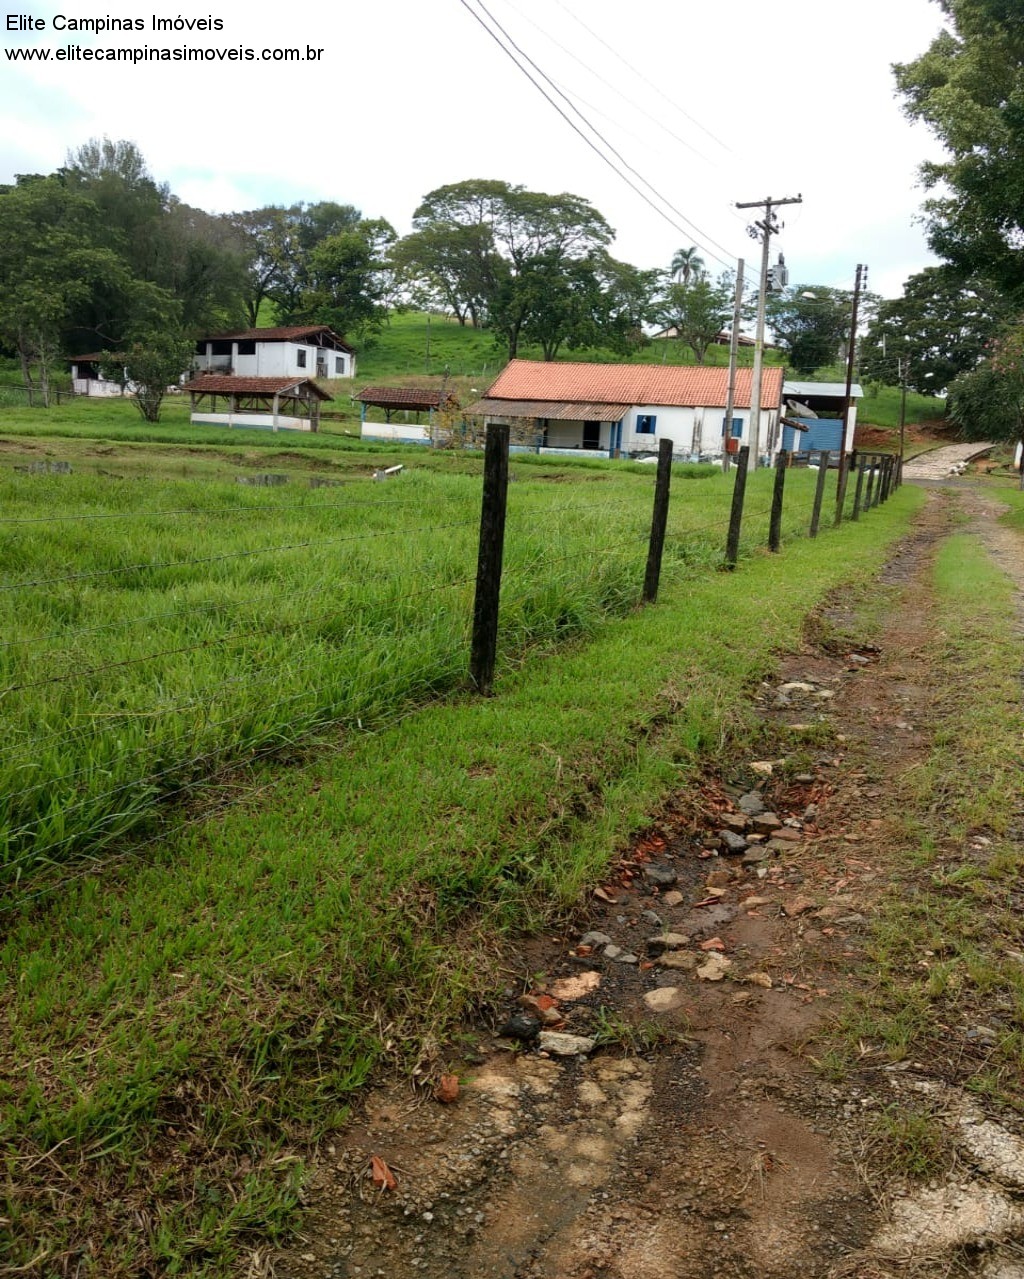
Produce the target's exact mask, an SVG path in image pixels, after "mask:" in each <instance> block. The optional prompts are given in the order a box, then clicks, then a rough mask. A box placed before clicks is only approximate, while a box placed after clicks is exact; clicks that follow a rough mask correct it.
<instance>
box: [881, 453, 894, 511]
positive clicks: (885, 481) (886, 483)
mask: <svg viewBox="0 0 1024 1279" xmlns="http://www.w3.org/2000/svg"><path fill="white" fill-rule="evenodd" d="M891 491H892V455H891V454H890V457H887V458H886V468H885V471H883V472H882V501H888V495H890V492H891Z"/></svg>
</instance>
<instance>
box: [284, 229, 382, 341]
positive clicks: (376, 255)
mask: <svg viewBox="0 0 1024 1279" xmlns="http://www.w3.org/2000/svg"><path fill="white" fill-rule="evenodd" d="M397 238H398V237H397V235H396V233H395V230H394V228H393V227H392V226H391V224H390V223H388V222H385V221H384V220H383V219H382V218H379V219H372V220H371V219H364V220H363V221H361V222H359V223H358V224H357V225H356V227H355V228H353V229H352V230H349V231H339V232H337V233H336V234H333V235H329V236H327V238H326V239H324V240H321V241H320V242H319V243H318V244H317V245H316V246H315V247H314V248H313V249H312V250H311V251H310V253H309V256H308V259H307V262H306V264H305V267H304V270H303V275H304V279H305V288H304V290H303V292H302V293H301V294H300V295H299V299H298V304H297V307H296V309H295V310H294V311H293V312H292V315H291V316H290V317H289V318H297V319H300V320H306V321H312V322H314V323H317V324H329V325H330V326H331V327H332V328H333V329H336V330H337V331H338V332H339V333H347V334H348V333H350V334H352V335H354V336H356V337H360V336H364V335H366V334H367V333H371V332H374V331H375V330H377V329H379V328H380V326H381V323H382V322H383V319H384V317H385V314H386V311H385V299H386V297H387V294H388V281H387V273H388V269H389V263H388V250H389V249H390V247H391V245H393V244H394V242H395V241H396V240H397Z"/></svg>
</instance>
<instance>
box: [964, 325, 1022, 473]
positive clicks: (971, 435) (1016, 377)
mask: <svg viewBox="0 0 1024 1279" xmlns="http://www.w3.org/2000/svg"><path fill="white" fill-rule="evenodd" d="M949 417H950V419H951V420H952V421H953V422H954V423H955V424H956V425H957V426H958V427H959V429H960V434H961V436H962V437H963V438H964V439H966V440H1008V441H1011V442H1013V443H1020V444H1021V445H1022V447H1024V327H1022V326H1020V325H1017V326H1016V327H1014V328H1012V329H1008V330H1006V331H1005V332H1004V334H1003V335H1002V336H1001V337H999V338H997V339H995V340H994V341H993V342H992V343H991V344H990V346H989V354H988V357H987V358H986V359H985V360H984V361H983V363H981V364H979V365H978V367H977V368H975V369H972V370H971V371H970V372H969V373H961V374H960V376H959V377H958V378H956V380H955V381H954V382H953V383H952V385H951V386H950V388H949ZM1020 484H1021V488H1024V462H1022V465H1021V476H1020Z"/></svg>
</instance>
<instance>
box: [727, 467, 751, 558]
mask: <svg viewBox="0 0 1024 1279" xmlns="http://www.w3.org/2000/svg"><path fill="white" fill-rule="evenodd" d="M749 465H750V445H749V444H744V445H743V447H742V448H741V449H740V451H739V453H737V454H736V480H735V483H734V484H733V489H732V509H731V510H730V512H729V536H728V537H727V538H726V541H725V567H726V568H735V567H736V561H737V559H739V554H740V527H741V526H742V524H743V497H744V494H745V493H746V491H747V467H748V466H749Z"/></svg>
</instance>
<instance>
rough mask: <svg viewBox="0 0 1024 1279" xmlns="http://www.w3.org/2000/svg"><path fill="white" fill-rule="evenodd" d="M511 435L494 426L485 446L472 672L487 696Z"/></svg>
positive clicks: (495, 636)
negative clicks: (509, 438) (509, 437)
mask: <svg viewBox="0 0 1024 1279" xmlns="http://www.w3.org/2000/svg"><path fill="white" fill-rule="evenodd" d="M508 436H509V428H508V426H498V425H494V424H491V425H489V426H488V427H487V442H486V445H485V447H484V488H483V500H482V502H481V506H480V548H479V552H478V555H477V568H476V600H475V602H474V605H473V645H472V650H471V652H470V659H469V673H470V677H471V678H472V680H473V682H474V684H476V687H477V690H478V691H479V692H480V693H482V694H483V695H484V696H485V697H489V696H490V694H491V690H492V687H493V684H494V662H495V657H496V655H497V651H498V604H499V601H500V598H501V561H502V556H503V554H504V550H505V510H506V505H507V499H508Z"/></svg>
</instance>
